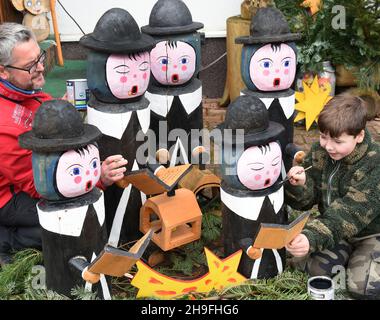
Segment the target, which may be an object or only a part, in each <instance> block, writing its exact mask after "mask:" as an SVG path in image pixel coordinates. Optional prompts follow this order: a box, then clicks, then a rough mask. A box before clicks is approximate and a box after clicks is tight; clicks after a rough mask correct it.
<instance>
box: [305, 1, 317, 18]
mask: <svg viewBox="0 0 380 320" xmlns="http://www.w3.org/2000/svg"><path fill="white" fill-rule="evenodd" d="M301 6H303V7H305V8H309V9H310V13H311V15H312V16H313V15H314V14H316V13H317V12H318V11H319V9H320V8H321V6H322V1H321V0H305V1H304V2H302V3H301Z"/></svg>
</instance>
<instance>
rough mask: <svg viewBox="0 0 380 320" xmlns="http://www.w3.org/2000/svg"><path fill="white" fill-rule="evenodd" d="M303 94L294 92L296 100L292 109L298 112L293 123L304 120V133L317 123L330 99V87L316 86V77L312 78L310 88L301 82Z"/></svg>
mask: <svg viewBox="0 0 380 320" xmlns="http://www.w3.org/2000/svg"><path fill="white" fill-rule="evenodd" d="M302 85H303V90H304V91H303V92H299V91H296V100H297V103H296V104H295V106H294V108H295V109H296V110H297V111H298V113H297V116H296V117H295V119H294V122H298V121H300V120H303V119H306V131H309V129H310V127H311V125H312V124H313V122H314V121H317V119H318V115H319V113H320V112H321V111H322V109H323V107H324V106H325V105H326V103H327V102H329V100H330V99H331V98H332V97H331V96H330V93H331V86H330V85H326V84H325V85H323V86H322V87H320V86H319V84H318V77H317V76H316V77H315V78H314V81H313V83H312V84H311V86H308V85H307V84H306V82H305V81H302Z"/></svg>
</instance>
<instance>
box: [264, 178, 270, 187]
mask: <svg viewBox="0 0 380 320" xmlns="http://www.w3.org/2000/svg"><path fill="white" fill-rule="evenodd" d="M269 184H270V179H266V180H265V182H264V187H267V186H269Z"/></svg>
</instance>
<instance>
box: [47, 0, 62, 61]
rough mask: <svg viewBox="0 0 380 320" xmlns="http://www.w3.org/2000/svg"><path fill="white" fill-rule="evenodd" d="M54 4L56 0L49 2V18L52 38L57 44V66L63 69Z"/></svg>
mask: <svg viewBox="0 0 380 320" xmlns="http://www.w3.org/2000/svg"><path fill="white" fill-rule="evenodd" d="M55 3H56V0H50V9H51V17H52V19H53V28H54V36H55V42H56V43H57V55H58V57H57V58H58V65H59V66H61V67H63V55H62V47H61V38H60V36H59V31H58V23H57V14H56V11H55Z"/></svg>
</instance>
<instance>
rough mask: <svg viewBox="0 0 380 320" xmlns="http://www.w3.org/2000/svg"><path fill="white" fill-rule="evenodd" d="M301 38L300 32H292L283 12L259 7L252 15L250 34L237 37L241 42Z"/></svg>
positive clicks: (294, 39)
mask: <svg viewBox="0 0 380 320" xmlns="http://www.w3.org/2000/svg"><path fill="white" fill-rule="evenodd" d="M299 39H301V34H300V33H291V32H290V29H289V25H288V22H287V21H286V19H285V17H284V15H283V14H282V12H281V11H280V10H278V9H276V8H270V7H269V8H259V9H258V10H257V13H256V14H255V15H254V16H253V17H252V21H251V28H250V35H249V36H244V37H239V38H236V39H235V42H236V43H239V44H260V43H273V42H289V41H296V40H299Z"/></svg>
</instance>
